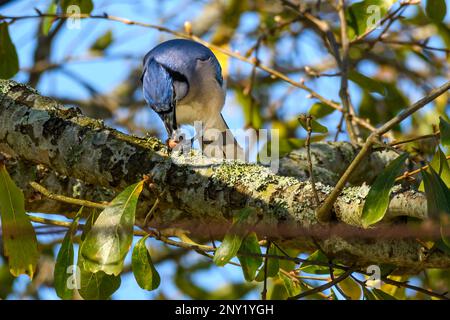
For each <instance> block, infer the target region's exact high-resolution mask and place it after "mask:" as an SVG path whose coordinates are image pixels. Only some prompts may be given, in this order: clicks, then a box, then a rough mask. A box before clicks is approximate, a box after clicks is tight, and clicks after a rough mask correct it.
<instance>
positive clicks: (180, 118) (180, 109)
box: [176, 101, 208, 124]
mask: <svg viewBox="0 0 450 320" xmlns="http://www.w3.org/2000/svg"><path fill="white" fill-rule="evenodd" d="M207 110H208V108H205V107H204V106H203V105H201V104H200V103H198V102H194V101H191V102H190V103H188V104H183V103H180V104H177V106H176V116H177V123H178V124H194V122H195V121H202V120H204V117H205V112H207Z"/></svg>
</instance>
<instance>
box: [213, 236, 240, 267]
mask: <svg viewBox="0 0 450 320" xmlns="http://www.w3.org/2000/svg"><path fill="white" fill-rule="evenodd" d="M241 243H242V236H241V235H238V234H232V233H227V234H226V235H225V238H224V239H223V241H222V243H221V244H220V246H219V248H217V250H216V252H215V253H214V258H213V261H214V263H215V264H216V265H218V266H219V267H223V266H224V265H226V264H227V263H228V262H229V261H230V260H231V259H232V258H233V257H234V256H236V254H237V253H238V251H239V248H240V246H241Z"/></svg>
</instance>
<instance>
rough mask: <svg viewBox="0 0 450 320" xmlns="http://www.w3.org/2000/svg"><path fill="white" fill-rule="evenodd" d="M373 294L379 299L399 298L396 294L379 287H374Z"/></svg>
mask: <svg viewBox="0 0 450 320" xmlns="http://www.w3.org/2000/svg"><path fill="white" fill-rule="evenodd" d="M372 294H373V296H374V297H375V298H376V299H377V300H397V299H396V298H395V297H394V296H391V295H390V294H389V293H386V292H384V291H383V290H380V289H377V288H373V289H372Z"/></svg>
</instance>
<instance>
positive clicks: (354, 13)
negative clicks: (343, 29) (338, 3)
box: [346, 0, 396, 39]
mask: <svg viewBox="0 0 450 320" xmlns="http://www.w3.org/2000/svg"><path fill="white" fill-rule="evenodd" d="M395 2H396V0H364V1H360V2H356V3H354V4H352V5H351V6H349V7H348V8H347V10H346V20H347V24H348V27H349V28H348V29H349V37H350V39H353V38H356V37H357V36H359V35H362V34H364V32H366V31H367V30H369V29H373V28H374V27H376V26H377V23H378V22H379V20H381V19H383V17H384V16H385V15H386V13H387V12H388V10H389V8H390V7H391V6H392V5H393V4H394V3H395Z"/></svg>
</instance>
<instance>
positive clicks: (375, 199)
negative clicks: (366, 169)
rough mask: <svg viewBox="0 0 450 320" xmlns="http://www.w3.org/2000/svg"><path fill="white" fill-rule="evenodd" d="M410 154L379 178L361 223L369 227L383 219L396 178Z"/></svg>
mask: <svg viewBox="0 0 450 320" xmlns="http://www.w3.org/2000/svg"><path fill="white" fill-rule="evenodd" d="M407 158H408V154H407V153H404V154H402V155H401V156H399V157H398V158H396V159H395V160H393V161H392V162H391V163H389V165H388V166H387V167H386V168H385V169H384V170H383V171H382V172H381V173H380V174H379V175H378V176H377V178H376V179H375V181H374V183H373V185H372V186H371V188H370V191H369V194H368V195H367V197H366V201H365V202H364V207H363V211H362V216H361V222H362V224H363V226H364V227H368V226H370V225H372V224H374V223H376V222H378V221H380V220H381V219H383V217H384V215H385V213H386V210H387V209H388V206H389V201H390V194H391V189H392V187H393V186H394V184H395V178H396V177H397V176H398V175H399V174H400V172H401V170H402V167H403V164H404V162H405V160H406V159H407Z"/></svg>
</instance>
